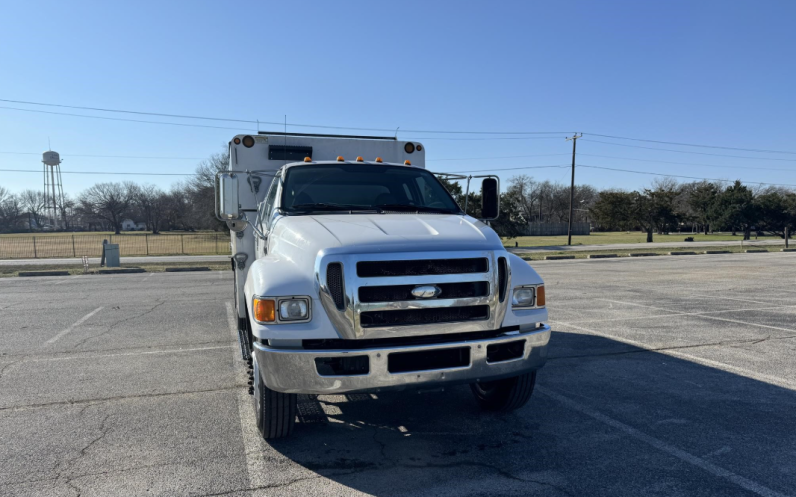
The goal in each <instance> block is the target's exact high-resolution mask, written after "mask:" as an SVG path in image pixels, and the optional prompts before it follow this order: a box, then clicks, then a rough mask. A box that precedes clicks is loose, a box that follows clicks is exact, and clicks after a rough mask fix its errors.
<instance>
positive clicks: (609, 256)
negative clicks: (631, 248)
mask: <svg viewBox="0 0 796 497" xmlns="http://www.w3.org/2000/svg"><path fill="white" fill-rule="evenodd" d="M614 257H619V255H617V254H591V255H590V256H589V259H613V258H614Z"/></svg>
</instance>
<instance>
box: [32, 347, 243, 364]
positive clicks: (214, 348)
mask: <svg viewBox="0 0 796 497" xmlns="http://www.w3.org/2000/svg"><path fill="white" fill-rule="evenodd" d="M230 347H231V345H218V346H214V347H196V348H191V349H170V350H148V351H146V352H120V353H117V354H97V355H86V354H80V355H70V356H65V357H36V358H34V359H29V360H27V361H26V362H42V361H66V360H69V359H97V358H100V357H124V356H136V355H151V354H178V353H181V352H201V351H204V350H218V349H228V348H230Z"/></svg>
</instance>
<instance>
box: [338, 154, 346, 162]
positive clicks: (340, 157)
mask: <svg viewBox="0 0 796 497" xmlns="http://www.w3.org/2000/svg"><path fill="white" fill-rule="evenodd" d="M344 160H345V159H343V156H342V155H338V156H337V162H343V161H344Z"/></svg>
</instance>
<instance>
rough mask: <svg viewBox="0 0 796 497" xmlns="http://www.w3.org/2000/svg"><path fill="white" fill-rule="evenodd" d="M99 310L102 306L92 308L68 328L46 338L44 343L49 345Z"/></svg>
mask: <svg viewBox="0 0 796 497" xmlns="http://www.w3.org/2000/svg"><path fill="white" fill-rule="evenodd" d="M101 310H102V307H97V308H96V309H94V310H93V311H91V312H89V313H88V314H86V315H85V316H83V317H82V318H80V319H78V320H77V322H75V323H74V324H72V326H70V327H69V328H66V329H65V330H62V331H61V332H59V333H58V334H57V335H55V336H54V337H52V338H50V339H49V340H47V341H46V342H44V343H45V344H47V345H50V344H51V343H53V342H55V341H56V340H58V339H59V338H61V337H62V336H64V335H66V334H67V333H69V332H70V331H72V330H73V329H75V328H76V327H78V326H80V325H81V324H83V323H84V322H85V321H86V320H87V319H88V318H90V317H91V316H93V315H94V314H96V313H98V312H99V311H101Z"/></svg>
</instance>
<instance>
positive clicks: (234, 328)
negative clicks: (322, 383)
mask: <svg viewBox="0 0 796 497" xmlns="http://www.w3.org/2000/svg"><path fill="white" fill-rule="evenodd" d="M226 307H227V321H228V322H229V332H230V334H232V338H233V339H234V340H235V341H236V342H237V341H238V319H237V316H236V315H235V308H234V307H233V305H232V302H226ZM232 364H233V365H234V368H235V376H236V380H237V381H236V383H238V384H243V385H245V384H246V383H247V382H248V375H247V374H246V371H245V370H244V367H243V361H242V360H241V357H240V348H239V347H233V349H232ZM237 391H238V399H237V401H238V415H239V416H240V431H241V437H243V450H244V455H245V457H246V474H247V477H248V479H249V487H248V488H263V487H265V486H266V485H267V484H268V482H267V481H266V479H265V475H267V474H268V472H269V470H271V471H272V470H273V467H271V468H269V467H267V466H266V465H265V458H264V457H263V454H264V453H265V451H266V448H267V447H266V445H265V440H263V438H262V436H260V432H259V431H257V424H256V421H255V419H254V407H253V404H254V401H253V400H252V396H251V395H249V393H248V392H247V391H246V389H245V388H238V389H237Z"/></svg>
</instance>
